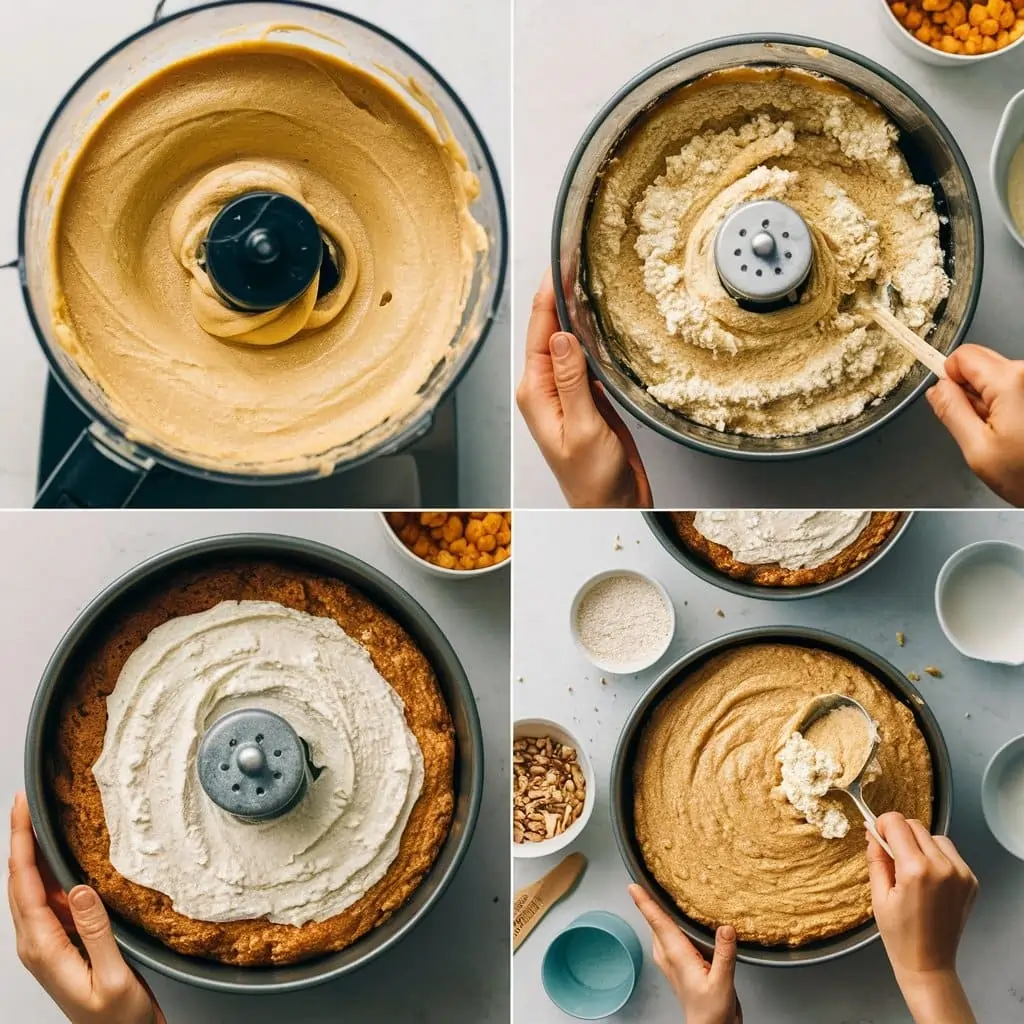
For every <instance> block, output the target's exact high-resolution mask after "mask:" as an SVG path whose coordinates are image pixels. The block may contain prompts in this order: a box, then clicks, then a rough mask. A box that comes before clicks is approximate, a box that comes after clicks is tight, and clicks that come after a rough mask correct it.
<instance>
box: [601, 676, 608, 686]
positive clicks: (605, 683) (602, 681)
mask: <svg viewBox="0 0 1024 1024" xmlns="http://www.w3.org/2000/svg"><path fill="white" fill-rule="evenodd" d="M601 685H602V686H607V685H608V680H607V679H605V677H604V676H601Z"/></svg>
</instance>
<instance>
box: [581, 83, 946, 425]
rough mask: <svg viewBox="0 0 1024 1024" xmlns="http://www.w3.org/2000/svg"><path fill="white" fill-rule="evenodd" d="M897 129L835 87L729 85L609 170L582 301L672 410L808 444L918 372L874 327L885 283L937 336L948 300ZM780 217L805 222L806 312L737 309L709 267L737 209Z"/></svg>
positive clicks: (703, 91)
mask: <svg viewBox="0 0 1024 1024" xmlns="http://www.w3.org/2000/svg"><path fill="white" fill-rule="evenodd" d="M897 137H898V132H897V129H896V127H895V125H893V124H892V122H891V121H889V119H888V118H887V116H886V115H885V114H884V113H883V112H882V111H881V110H880V109H879V108H878V107H876V106H874V105H873V104H871V103H869V102H868V101H867V100H864V99H862V98H860V97H857V96H855V95H854V94H853V93H852V92H850V91H849V90H847V89H846V88H845V87H843V86H841V85H840V84H839V83H836V82H833V81H831V80H829V79H824V78H820V77H817V76H813V75H810V74H809V73H806V72H801V71H797V70H795V69H784V70H783V69H779V70H773V71H768V70H764V71H755V70H753V69H749V68H741V69H736V70H733V71H728V72H718V73H715V74H712V75H709V76H707V77H706V78H704V79H701V80H699V81H697V82H695V83H692V84H690V85H687V86H684V87H682V88H680V89H678V90H676V91H674V92H671V93H669V94H667V95H666V96H665V97H663V98H662V99H661V101H659V103H658V104H657V105H655V106H654V107H653V108H652V109H651V110H650V111H649V112H647V113H646V114H645V115H644V116H643V117H642V118H641V119H640V121H639V122H638V123H637V124H636V125H634V126H633V128H632V129H631V130H630V132H629V133H628V134H627V135H626V136H625V137H624V138H623V140H622V141H621V142H620V143H619V145H618V146H617V147H616V149H615V150H614V152H613V156H612V158H611V159H610V160H609V161H608V163H607V164H606V166H605V168H604V170H603V173H602V175H601V178H600V182H599V185H598V188H597V192H596V197H595V204H594V209H593V212H592V214H591V217H590V221H589V224H588V229H587V241H586V245H587V262H588V272H589V273H588V285H589V288H590V291H591V295H592V297H593V299H594V301H595V303H596V307H597V310H598V312H599V314H600V316H601V320H602V324H603V326H604V328H605V330H606V332H607V333H608V334H609V336H610V337H611V339H612V341H613V343H614V344H615V345H616V347H617V348H618V350H619V351H620V354H621V356H622V357H623V358H624V360H625V361H626V362H627V363H628V364H629V366H630V367H631V368H632V369H633V371H634V372H635V373H636V374H637V376H638V377H639V378H640V379H641V380H642V381H643V382H644V384H645V385H646V386H647V387H648V390H649V392H650V394H651V395H652V396H653V397H654V398H655V399H656V400H657V401H659V402H661V403H662V404H663V405H666V406H668V407H669V408H671V409H675V410H677V411H679V412H681V413H683V414H684V415H686V416H687V417H689V418H691V419H693V420H695V421H696V422H698V423H702V424H704V425H706V426H710V427H714V428H716V429H719V430H726V431H731V432H735V433H741V434H750V435H755V436H763V437H773V436H781V435H798V434H806V433H810V432H813V431H815V430H817V429H819V428H822V427H825V426H828V425H831V424H836V423H841V422H845V421H846V420H849V419H852V418H853V417H855V416H857V415H858V414H859V413H860V412H862V411H863V410H864V408H865V407H866V406H868V405H870V404H871V403H872V402H874V401H876V400H877V399H879V398H880V397H882V396H884V395H886V394H888V393H889V392H890V391H891V390H892V389H893V388H895V387H896V386H897V385H898V384H899V382H900V381H901V380H902V379H903V378H904V377H905V376H906V374H907V373H908V371H909V370H910V368H911V366H912V365H913V359H911V358H910V357H909V356H908V355H906V353H905V352H904V351H903V350H902V349H901V348H900V346H899V345H898V344H897V343H895V342H892V341H891V340H889V338H888V336H887V335H885V334H884V333H883V332H882V330H881V329H880V328H879V327H878V326H877V325H875V324H874V323H872V321H871V320H870V317H869V316H868V315H867V314H866V313H865V312H864V310H863V306H864V304H865V303H867V302H871V301H875V298H876V295H877V293H878V292H879V289H880V286H881V285H882V284H883V283H884V282H886V281H889V280H891V281H892V282H893V284H894V285H895V286H896V288H897V289H898V291H899V292H900V295H901V301H902V305H901V307H900V308H899V310H898V311H897V315H898V316H900V317H901V319H903V320H904V321H905V322H906V323H907V324H908V325H909V326H910V327H912V328H914V329H915V330H916V331H918V332H919V333H920V334H921V335H922V336H927V334H928V333H929V332H930V330H931V328H932V326H933V324H932V321H933V318H934V315H935V312H936V310H937V308H938V306H939V304H940V303H941V301H942V300H943V299H944V298H945V297H946V295H947V294H948V291H949V281H948V279H947V277H946V275H945V272H944V269H943V254H942V251H941V248H940V246H939V220H938V216H937V214H936V212H935V209H934V199H933V196H932V193H931V190H930V189H929V188H928V187H926V186H920V185H916V184H915V183H914V180H913V177H912V175H911V173H910V170H909V168H908V167H907V164H906V161H905V160H904V158H903V156H902V154H901V153H900V151H899V149H898V147H897V145H896V142H897ZM760 199H778V200H781V201H783V202H786V203H788V204H789V205H791V206H793V207H794V208H795V209H796V210H797V211H798V212H799V213H800V214H801V215H802V216H803V217H804V219H805V220H806V221H807V222H808V225H809V227H810V229H811V235H812V240H813V247H814V255H813V266H812V270H811V276H810V278H809V282H808V285H807V287H806V289H805V291H804V293H803V295H802V299H801V301H800V303H799V304H796V305H793V306H790V307H788V308H786V309H783V310H779V311H776V312H770V313H763V312H756V311H749V310H746V309H743V308H741V307H740V306H739V304H738V303H737V302H736V301H735V300H734V299H733V298H732V296H731V295H729V293H728V292H727V291H726V290H725V288H724V287H723V286H722V283H721V281H720V280H719V277H718V272H717V270H716V268H715V263H714V241H715V237H716V235H717V231H718V227H719V225H720V224H721V223H722V221H723V220H724V219H725V217H726V216H728V214H729V213H730V212H731V211H732V210H733V209H735V208H736V207H737V206H738V205H740V204H742V203H745V202H748V201H754V200H760Z"/></svg>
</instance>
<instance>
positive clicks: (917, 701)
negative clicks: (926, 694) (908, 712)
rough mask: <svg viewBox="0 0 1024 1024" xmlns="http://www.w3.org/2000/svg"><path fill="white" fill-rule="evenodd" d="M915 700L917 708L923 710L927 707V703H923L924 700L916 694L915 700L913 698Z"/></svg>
mask: <svg viewBox="0 0 1024 1024" xmlns="http://www.w3.org/2000/svg"><path fill="white" fill-rule="evenodd" d="M913 699H914V703H915V704H916V705H917V706H918V707H919V708H923V707H925V706H926V705H925V702H924V701H923V700H922V699H921V698H920V697H919V696H918V695H917V694H916V693H915V694H914V698H913Z"/></svg>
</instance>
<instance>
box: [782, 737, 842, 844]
mask: <svg viewBox="0 0 1024 1024" xmlns="http://www.w3.org/2000/svg"><path fill="white" fill-rule="evenodd" d="M778 759H779V763H780V764H781V765H782V785H781V786H780V787H779V788H780V789H781V790H782V793H783V796H785V798H786V799H787V800H788V801H789V802H790V803H791V804H792V805H793V807H794V808H795V809H796V811H797V812H798V813H799V814H800V816H801V817H802V818H803V819H804V820H805V821H806V822H807V823H808V824H810V825H813V826H814V827H815V828H816V829H817V830H818V831H819V832H820V833H821V834H822V836H823V838H825V839H842V838H843V836H845V835H846V833H847V832H849V831H850V822H849V819H848V818H847V817H846V815H845V814H843V812H842V811H841V810H839V808H838V807H835V806H831V805H829V804H827V803H825V802H824V801H823V797H824V796H825V794H826V793H828V791H829V790H830V789H831V788H832V787H833V786H834V785H836V783H837V782H838V781H839V779H840V778H841V777H842V774H843V766H842V765H841V764H840V763H839V762H838V761H837V760H836V759H835V758H834V757H833V756H832V755H831V754H830V753H829V752H828V751H827V750H819V749H818V748H817V747H815V746H814V745H813V744H812V743H810V742H809V741H808V740H806V739H804V738H803V736H801V735H800V733H798V732H795V733H793V735H792V736H790V737H789V739H788V740H786V745H785V746H784V747H783V748H782V751H781V753H780V754H779V755H778Z"/></svg>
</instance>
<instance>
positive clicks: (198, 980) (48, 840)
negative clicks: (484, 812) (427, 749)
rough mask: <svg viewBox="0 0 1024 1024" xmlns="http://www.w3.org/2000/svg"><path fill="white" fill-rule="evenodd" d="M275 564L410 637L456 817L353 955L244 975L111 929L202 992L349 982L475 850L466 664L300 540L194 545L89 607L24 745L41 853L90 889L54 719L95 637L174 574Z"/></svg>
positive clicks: (478, 750) (57, 872) (364, 568)
mask: <svg viewBox="0 0 1024 1024" xmlns="http://www.w3.org/2000/svg"><path fill="white" fill-rule="evenodd" d="M233 557H235V558H256V559H276V560H279V561H281V562H284V563H286V564H289V565H295V566H299V567H303V568H307V569H309V570H310V571H312V572H317V573H324V574H327V575H329V576H332V577H334V578H336V579H340V580H343V581H344V582H345V583H348V584H351V585H352V586H353V587H356V588H357V589H358V590H359V591H360V592H361V593H362V594H363V595H364V596H366V597H367V598H369V599H370V600H371V601H373V602H374V603H375V604H377V605H378V606H379V607H380V608H382V609H383V610H384V611H385V612H387V613H388V614H389V615H391V616H392V617H393V618H394V619H395V621H396V622H398V623H399V625H401V626H402V628H403V629H405V630H406V631H407V632H408V633H409V635H410V636H411V637H412V639H413V640H414V641H415V643H416V645H417V646H418V647H419V649H420V650H421V651H422V652H423V654H424V655H425V656H426V658H427V660H428V661H429V662H430V665H431V667H432V668H433V670H434V673H435V674H436V676H437V680H438V684H439V686H440V688H441V693H442V695H443V697H444V700H445V703H446V705H447V706H448V710H449V712H450V713H451V716H452V721H453V724H454V727H455V774H454V786H455V813H454V817H453V819H452V825H451V829H450V830H449V833H448V837H447V838H446V840H445V842H444V845H443V846H442V847H441V851H440V853H439V854H438V856H437V859H436V860H435V862H434V864H433V866H432V867H431V869H430V871H429V872H428V873H427V875H426V877H425V878H424V879H423V881H422V882H421V883H420V885H419V887H418V888H417V889H416V891H415V892H414V893H413V895H412V896H411V898H410V899H409V901H408V902H407V903H405V905H404V906H402V907H400V908H399V909H398V910H397V911H395V913H394V914H393V915H392V916H391V917H390V918H389V919H388V920H387V921H386V922H384V924H382V925H379V926H378V927H377V928H374V929H373V930H372V931H369V932H367V933H366V934H365V935H364V936H363V937H362V938H360V939H358V940H357V941H356V942H355V943H353V944H352V945H351V946H349V947H348V948H347V949H343V950H341V951H340V952H337V953H328V954H326V955H324V956H320V957H317V958H315V959H312V960H306V961H303V962H302V963H296V964H289V965H285V966H280V967H236V966H232V965H230V964H223V963H218V962H216V961H213V960H204V959H199V958H195V957H188V956H185V955H183V954H181V953H177V952H175V951H174V950H172V949H171V948H169V947H168V946H165V945H164V944H163V943H161V942H160V941H158V940H157V939H155V938H154V937H153V936H151V935H149V934H147V933H146V932H145V931H143V930H142V929H141V928H138V927H136V926H135V925H132V924H129V923H128V922H126V921H124V920H120V919H118V918H116V917H115V918H114V920H113V921H112V924H113V928H114V936H115V937H116V939H117V942H118V944H119V945H120V947H121V949H122V950H123V951H124V952H125V953H126V954H127V955H128V956H130V957H131V958H132V959H133V960H134V961H135V962H136V963H139V964H141V965H143V966H144V967H150V968H152V969H153V970H156V971H159V972H160V973H162V974H165V975H167V976H168V977H171V978H174V979H175V980H177V981H181V982H185V983H186V984H190V985H195V986H197V987H199V988H205V989H212V990H216V991H221V992H240V993H257V994H258V993H271V992H290V991H295V990H297V989H302V988H309V987H311V986H313V985H318V984H320V983H321V982H325V981H328V980H330V979H332V978H338V977H341V976H342V975H345V974H349V973H351V972H352V971H354V970H357V969H358V968H359V967H362V966H364V965H365V964H367V963H369V962H370V961H371V960H374V959H376V958H377V957H378V956H381V955H382V954H384V953H385V952H386V951H387V950H389V949H390V948H391V947H392V946H394V945H395V944H396V943H398V942H399V941H400V940H401V939H402V938H403V937H404V936H405V935H407V934H408V933H409V932H410V931H412V929H413V928H415V927H416V925H417V924H418V923H419V922H420V921H421V920H422V919H423V918H424V917H425V916H426V914H427V912H428V911H429V910H430V909H431V908H432V907H433V906H434V905H435V904H436V903H437V902H438V900H439V899H440V898H441V896H442V894H443V893H444V891H445V889H447V887H448V885H449V883H450V882H451V880H452V878H454V876H455V874H456V872H457V871H458V869H459V866H460V864H461V863H462V860H463V858H464V857H465V854H466V851H467V849H468V848H469V844H470V840H471V839H472V836H473V830H474V828H475V827H476V822H477V818H478V816H479V813H480V803H481V799H482V794H483V770H484V764H483V760H484V753H483V734H482V732H481V728H480V719H479V717H478V715H477V708H476V701H475V699H474V697H473V691H472V689H471V688H470V685H469V680H468V679H467V677H466V673H465V671H464V670H463V668H462V665H461V663H460V662H459V659H458V656H457V655H456V654H455V651H454V650H453V649H452V647H451V645H450V644H449V643H448V641H447V639H446V638H445V636H444V634H443V633H442V632H441V630H440V629H439V628H438V626H437V624H436V623H435V622H434V620H433V619H432V618H431V617H430V615H429V614H428V613H427V612H426V611H425V610H424V608H423V607H422V606H421V605H420V604H418V603H417V602H416V601H415V600H414V599H413V598H412V597H410V595H409V594H408V593H406V592H405V591H404V590H403V589H402V588H401V587H400V586H398V584H397V583H395V582H394V581H393V580H391V579H389V578H388V577H387V576H385V575H384V574H383V573H381V572H379V571H378V570H377V569H374V568H373V567H372V566H369V565H367V564H366V563H365V562H362V561H360V560H359V559H357V558H354V557H353V556H352V555H348V554H345V553H343V552H341V551H337V550H335V549H334V548H331V547H328V546H327V545H324V544H319V543H316V542H314V541H310V540H305V539H303V538H298V537H286V536H279V535H274V534H237V535H232V536H224V537H210V538H207V539H204V540H198V541H192V542H189V543H187V544H182V545H180V546H179V547H175V548H172V549H170V550H169V551H165V552H163V553H162V554H159V555H156V556H154V557H153V558H150V559H148V560H147V561H145V562H143V563H142V564H140V565H137V566H136V567H135V568H134V569H130V570H129V571H128V572H127V573H125V574H124V575H123V576H122V577H121V578H120V579H118V580H115V581H114V582H113V583H111V584H110V585H109V586H107V587H106V588H105V589H104V590H103V591H102V592H101V593H100V594H98V595H97V596H96V597H95V598H94V599H93V601H92V602H91V603H90V604H89V605H88V607H86V608H85V610H84V611H83V612H82V613H81V614H80V615H79V616H78V618H77V619H76V620H75V621H74V623H73V624H72V625H71V628H70V629H69V630H68V631H67V633H66V634H65V635H64V638H63V639H62V640H61V642H60V645H59V646H58V647H57V649H56V651H55V652H54V654H53V656H52V657H51V658H50V661H49V663H48V664H47V666H46V669H45V671H44V673H43V677H42V680H41V682H40V684H39V689H38V690H37V692H36V696H35V700H34V702H33V704H32V709H31V712H30V714H29V722H28V729H27V733H26V739H25V783H26V792H27V796H28V804H29V810H30V812H31V816H32V824H33V827H34V828H35V832H36V836H37V838H38V840H39V847H40V849H41V851H42V853H43V856H44V858H45V859H46V862H47V863H48V864H49V865H50V867H51V868H52V870H53V873H54V876H55V877H56V879H57V881H58V882H59V883H60V885H61V886H63V888H64V889H65V890H70V889H71V888H72V887H73V886H75V885H78V884H80V883H81V882H82V881H83V878H82V873H81V869H80V868H79V866H78V863H77V861H76V860H75V858H74V855H73V854H72V853H71V852H70V850H69V849H68V847H67V845H66V843H65V841H64V837H63V833H62V831H61V826H60V820H59V814H58V813H57V810H56V808H55V806H54V801H53V797H52V793H51V791H50V787H49V784H48V781H47V779H48V776H49V773H48V770H47V769H48V765H49V763H50V759H51V758H52V756H53V752H54V750H55V749H56V746H55V743H54V741H53V730H54V728H55V725H56V722H55V717H56V714H57V709H58V708H59V705H60V701H61V695H62V693H63V691H64V688H65V686H66V685H68V680H69V679H70V677H71V676H72V674H73V673H74V672H75V669H76V664H77V662H78V658H79V657H80V656H81V652H82V651H83V649H84V647H85V645H87V644H88V643H89V641H90V640H91V638H92V636H93V634H94V631H95V630H97V629H102V628H103V624H104V623H105V622H108V621H109V619H110V616H111V615H112V614H116V613H117V610H118V609H121V608H124V607H126V606H127V607H131V604H132V601H133V598H134V595H136V594H137V593H140V592H143V591H146V590H149V589H150V588H152V587H153V586H154V585H157V584H158V583H159V582H160V580H162V579H166V578H167V577H168V576H169V575H171V574H175V573H179V572H181V571H182V570H188V569H190V568H200V567H202V566H203V565H205V564H209V563H210V562H211V561H217V560H221V559H224V558H233Z"/></svg>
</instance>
